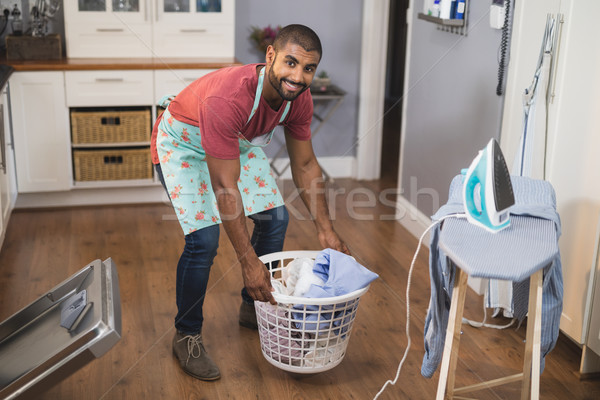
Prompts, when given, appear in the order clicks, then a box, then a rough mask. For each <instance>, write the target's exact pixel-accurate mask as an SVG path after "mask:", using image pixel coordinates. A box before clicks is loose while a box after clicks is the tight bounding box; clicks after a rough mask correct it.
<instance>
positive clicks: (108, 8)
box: [64, 0, 153, 58]
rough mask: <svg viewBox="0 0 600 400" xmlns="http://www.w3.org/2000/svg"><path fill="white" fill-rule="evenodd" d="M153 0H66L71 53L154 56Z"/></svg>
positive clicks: (69, 52)
mask: <svg viewBox="0 0 600 400" xmlns="http://www.w3.org/2000/svg"><path fill="white" fill-rule="evenodd" d="M152 1H153V0H79V1H65V2H64V7H65V9H64V13H65V34H66V42H67V52H68V54H67V55H68V56H69V57H71V58H77V57H152V33H151V32H152V8H151V3H152Z"/></svg>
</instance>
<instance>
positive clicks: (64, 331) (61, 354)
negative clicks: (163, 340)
mask: <svg viewBox="0 0 600 400" xmlns="http://www.w3.org/2000/svg"><path fill="white" fill-rule="evenodd" d="M82 294H83V295H85V302H84V303H83V301H82V300H81V299H82V298H83V297H82ZM78 296H79V297H78ZM76 301H78V302H76ZM73 312H74V313H75V314H73ZM66 317H71V318H70V319H69V318H66ZM61 324H62V325H61ZM65 326H67V327H68V328H67V327H65ZM120 339H121V300H120V297H119V280H118V276H117V269H116V266H115V264H114V263H113V261H112V259H110V258H109V259H107V260H105V261H103V262H102V261H100V260H95V261H93V262H92V263H90V264H88V265H87V266H85V267H84V268H83V269H81V270H80V271H79V272H77V273H76V274H74V275H73V276H71V277H70V278H69V279H67V280H66V281H64V282H62V283H61V284H59V285H58V286H56V287H55V288H54V289H52V290H51V291H49V292H48V293H47V294H46V295H44V296H42V297H40V298H39V299H37V300H36V301H34V302H33V303H31V304H30V305H29V306H27V307H25V308H24V309H22V310H21V311H19V312H17V313H16V314H14V315H13V316H12V317H10V318H8V319H7V320H5V321H4V322H2V323H1V324H0V398H3V399H4V398H6V399H14V398H17V397H19V396H20V395H21V394H23V393H25V392H27V393H26V395H27V397H29V398H31V396H32V395H33V394H34V393H40V392H43V391H44V390H45V389H47V388H48V387H50V386H52V385H54V384H55V383H57V382H59V381H60V380H62V379H64V378H65V377H67V376H69V375H70V374H72V373H73V372H75V371H77V370H78V369H80V368H81V367H82V366H83V365H85V364H87V363H89V362H90V361H92V360H94V359H96V358H98V357H101V356H102V355H103V354H105V353H106V352H107V351H108V350H110V349H111V348H112V347H113V346H114V345H115V344H116V343H117V342H118V341H119V340H120Z"/></svg>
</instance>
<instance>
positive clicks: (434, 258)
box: [421, 175, 563, 378]
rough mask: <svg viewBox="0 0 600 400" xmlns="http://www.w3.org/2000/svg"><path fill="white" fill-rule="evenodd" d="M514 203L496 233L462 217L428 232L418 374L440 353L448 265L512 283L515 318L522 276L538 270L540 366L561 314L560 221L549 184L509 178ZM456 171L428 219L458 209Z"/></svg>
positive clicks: (428, 370)
mask: <svg viewBox="0 0 600 400" xmlns="http://www.w3.org/2000/svg"><path fill="white" fill-rule="evenodd" d="M511 179H512V184H513V190H514V192H515V205H514V206H513V207H512V208H511V226H510V227H509V228H507V229H505V230H503V231H500V232H498V233H496V234H492V233H489V232H488V231H486V230H484V229H482V228H479V227H476V226H474V225H471V224H469V223H468V222H467V221H466V220H463V219H452V218H451V219H448V220H446V221H444V222H443V227H440V225H438V226H437V227H435V228H434V230H432V234H431V242H430V253H429V272H430V279H431V298H430V303H429V310H428V312H427V317H426V319H425V329H424V332H425V334H424V342H425V343H424V344H425V355H424V357H423V364H422V366H421V374H422V375H423V376H425V377H428V378H430V377H431V376H432V375H433V374H434V372H435V370H436V369H437V367H438V365H439V363H440V361H441V358H442V353H443V348H444V340H445V333H446V327H447V325H448V312H449V310H450V301H451V298H452V288H453V285H454V266H453V265H452V264H453V263H452V262H448V259H451V260H452V261H453V262H454V263H456V264H457V265H458V266H460V268H461V269H463V270H464V271H465V272H467V273H468V274H469V275H472V276H477V277H483V278H494V279H505V280H511V281H514V282H516V283H515V285H514V290H515V292H514V298H513V302H514V305H515V317H518V318H520V319H519V320H522V319H523V318H524V317H525V314H526V313H527V303H528V297H527V296H528V292H529V286H528V281H529V279H528V277H529V276H530V275H531V274H532V273H533V272H535V271H536V270H538V269H540V268H544V283H543V300H542V338H541V370H540V371H543V369H544V358H545V356H546V355H547V354H548V353H549V352H550V351H551V350H552V349H553V348H554V345H555V344H556V340H557V339H558V332H559V324H560V314H561V312H562V298H563V282H562V266H561V262H560V252H559V249H558V237H559V236H560V219H559V216H558V214H557V212H556V197H555V194H554V189H553V188H552V186H551V185H550V183H548V182H546V181H541V180H534V179H530V178H526V177H518V176H513V177H512V178H511ZM462 180H463V177H462V176H461V175H459V176H457V177H455V178H454V179H453V180H452V183H451V185H450V196H449V200H448V203H447V204H446V205H444V206H442V207H441V208H440V209H439V210H438V212H437V213H436V214H435V215H434V216H433V217H432V219H433V220H439V219H440V218H442V217H444V216H446V215H450V214H457V213H464V208H463V204H462Z"/></svg>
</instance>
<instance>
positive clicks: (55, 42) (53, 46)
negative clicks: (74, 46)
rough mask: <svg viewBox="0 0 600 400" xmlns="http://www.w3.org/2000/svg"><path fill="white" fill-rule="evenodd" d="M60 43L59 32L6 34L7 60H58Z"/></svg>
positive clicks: (60, 51)
mask: <svg viewBox="0 0 600 400" xmlns="http://www.w3.org/2000/svg"><path fill="white" fill-rule="evenodd" d="M61 58H62V44H61V40H60V35H59V34H56V33H54V34H51V35H46V36H42V37H35V36H12V35H7V36H6V59H7V60H60V59H61Z"/></svg>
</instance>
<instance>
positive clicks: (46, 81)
mask: <svg viewBox="0 0 600 400" xmlns="http://www.w3.org/2000/svg"><path fill="white" fill-rule="evenodd" d="M10 90H11V92H10V96H11V98H10V100H11V111H12V117H13V119H12V121H13V129H14V131H13V137H14V141H15V161H16V169H17V187H18V191H19V193H31V192H44V191H60V190H69V189H70V188H71V186H72V178H71V176H72V173H71V146H70V142H71V140H70V133H69V119H68V115H69V113H68V109H67V106H66V101H65V80H64V73H63V72H55V71H53V72H16V73H14V74H13V75H12V76H11V78H10Z"/></svg>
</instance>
